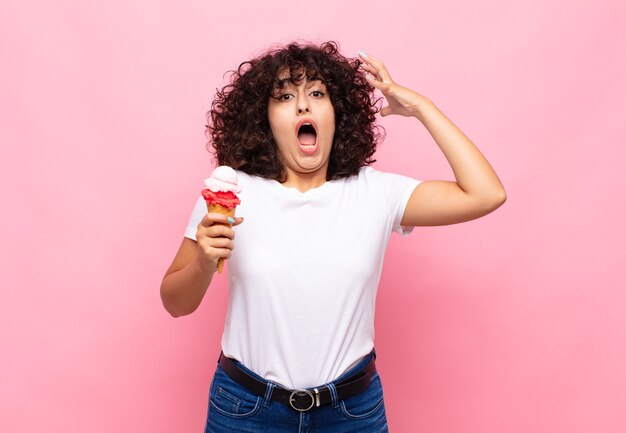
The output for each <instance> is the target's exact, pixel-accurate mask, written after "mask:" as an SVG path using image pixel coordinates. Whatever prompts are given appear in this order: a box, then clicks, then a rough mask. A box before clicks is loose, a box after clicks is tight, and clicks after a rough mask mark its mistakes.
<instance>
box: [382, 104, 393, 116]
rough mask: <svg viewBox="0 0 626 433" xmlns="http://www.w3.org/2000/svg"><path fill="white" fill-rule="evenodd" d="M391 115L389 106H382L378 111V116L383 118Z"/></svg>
mask: <svg viewBox="0 0 626 433" xmlns="http://www.w3.org/2000/svg"><path fill="white" fill-rule="evenodd" d="M390 114H391V108H389V105H386V106H384V107H383V108H382V109H381V110H380V115H381V116H382V117H385V116H389V115H390Z"/></svg>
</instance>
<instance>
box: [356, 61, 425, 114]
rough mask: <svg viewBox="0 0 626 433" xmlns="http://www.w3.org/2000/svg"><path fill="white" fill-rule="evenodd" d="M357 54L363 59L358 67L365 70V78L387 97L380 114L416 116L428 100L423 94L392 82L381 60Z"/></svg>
mask: <svg viewBox="0 0 626 433" xmlns="http://www.w3.org/2000/svg"><path fill="white" fill-rule="evenodd" d="M359 56H360V57H361V60H362V61H363V63H361V65H360V67H361V69H363V71H365V78H366V79H367V81H368V82H369V83H370V84H371V85H372V86H374V87H375V88H376V89H378V90H380V91H381V92H382V94H383V96H384V97H385V99H387V106H385V107H383V108H382V109H381V110H380V115H381V116H383V117H385V116H389V115H390V114H398V115H400V116H406V117H412V116H416V115H417V114H418V113H419V108H420V107H422V106H423V105H424V104H427V103H429V102H430V101H429V100H428V98H426V97H425V96H423V95H420V94H419V93H417V92H414V91H413V90H411V89H407V88H406V87H402V86H400V85H399V84H397V83H396V82H394V81H393V80H392V78H391V76H390V75H389V72H388V71H387V68H386V67H385V65H384V64H383V62H381V61H380V60H378V59H377V58H376V57H374V56H372V55H371V54H365V53H359Z"/></svg>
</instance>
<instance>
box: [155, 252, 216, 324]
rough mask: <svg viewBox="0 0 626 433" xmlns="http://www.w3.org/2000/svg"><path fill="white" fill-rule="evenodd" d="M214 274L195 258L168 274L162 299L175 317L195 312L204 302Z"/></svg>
mask: <svg viewBox="0 0 626 433" xmlns="http://www.w3.org/2000/svg"><path fill="white" fill-rule="evenodd" d="M213 274H214V272H211V271H208V270H206V269H205V268H203V267H202V266H201V265H200V263H199V262H198V260H193V261H191V262H190V263H189V264H188V265H187V266H185V267H184V268H182V269H181V270H179V271H176V272H172V273H171V274H168V275H166V276H165V278H163V282H162V283H161V301H162V302H163V306H164V307H165V309H166V310H167V312H168V313H170V314H171V315H172V316H174V317H179V316H185V315H188V314H191V313H193V312H194V311H195V310H196V309H197V308H198V306H199V305H200V302H202V298H203V297H204V294H205V293H206V290H207V288H208V287H209V285H210V284H211V280H212V279H213Z"/></svg>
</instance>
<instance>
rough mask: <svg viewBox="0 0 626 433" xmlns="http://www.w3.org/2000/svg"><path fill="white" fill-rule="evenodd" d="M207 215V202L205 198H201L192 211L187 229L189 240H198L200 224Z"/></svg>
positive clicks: (186, 235)
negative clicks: (197, 234) (197, 233)
mask: <svg viewBox="0 0 626 433" xmlns="http://www.w3.org/2000/svg"><path fill="white" fill-rule="evenodd" d="M206 213H207V209H206V201H205V200H204V197H202V196H200V197H199V198H198V201H196V204H195V206H194V207H193V210H192V211H191V216H190V217H189V222H188V223H187V228H186V229H185V237H186V238H189V239H193V240H194V241H195V240H197V239H196V232H197V231H198V224H200V221H202V218H204V216H205V215H206Z"/></svg>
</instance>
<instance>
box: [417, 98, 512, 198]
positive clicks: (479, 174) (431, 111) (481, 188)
mask: <svg viewBox="0 0 626 433" xmlns="http://www.w3.org/2000/svg"><path fill="white" fill-rule="evenodd" d="M414 115H415V117H416V118H417V119H419V121H420V122H422V124H423V125H424V126H425V127H426V129H427V130H428V132H429V133H430V135H431V136H432V137H433V139H434V140H435V142H436V143H437V145H438V146H439V148H440V149H441V151H442V152H443V154H444V155H445V157H446V159H447V160H448V162H449V163H450V166H451V167H452V171H453V172H454V176H455V178H456V181H457V184H458V185H459V187H460V188H461V189H462V190H463V191H465V192H466V193H467V194H469V195H472V196H474V197H477V198H483V199H488V200H496V201H503V200H505V199H506V192H505V190H504V186H503V185H502V183H501V182H500V179H499V178H498V175H497V174H496V172H495V171H494V170H493V168H492V167H491V165H490V164H489V162H488V161H487V159H486V158H485V157H484V156H483V155H482V154H481V153H480V151H479V150H478V148H477V147H476V146H475V145H474V143H472V142H471V141H470V139H469V138H467V137H466V136H465V134H463V132H461V130H460V129H459V128H457V127H456V125H454V123H452V121H450V119H448V118H447V117H446V116H445V114H443V113H442V112H441V111H440V110H439V109H438V108H437V107H436V106H435V104H434V103H432V101H430V100H424V102H423V103H422V104H420V105H419V106H418V107H416V109H415V114H414Z"/></svg>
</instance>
